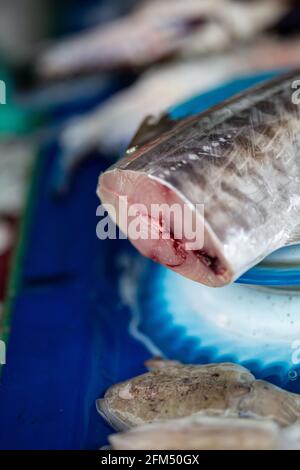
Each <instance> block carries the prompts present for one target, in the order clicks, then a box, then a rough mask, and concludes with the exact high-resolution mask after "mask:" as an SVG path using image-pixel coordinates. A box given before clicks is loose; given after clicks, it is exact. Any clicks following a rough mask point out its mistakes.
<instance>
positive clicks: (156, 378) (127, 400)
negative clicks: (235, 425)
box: [97, 361, 254, 430]
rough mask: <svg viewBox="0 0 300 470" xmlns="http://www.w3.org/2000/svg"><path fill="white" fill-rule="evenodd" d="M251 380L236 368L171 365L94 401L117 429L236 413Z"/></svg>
mask: <svg viewBox="0 0 300 470" xmlns="http://www.w3.org/2000/svg"><path fill="white" fill-rule="evenodd" d="M253 382H254V377H253V375H252V374H251V373H250V372H249V371H248V370H247V369H245V368H244V367H241V366H238V365H234V364H226V363H224V364H209V365H204V366H201V365H200V366H192V365H191V366H183V365H181V364H174V362H173V361H171V362H170V364H169V363H168V361H166V362H165V363H164V367H162V366H161V364H160V366H159V368H157V369H155V368H154V369H153V370H151V372H148V373H146V374H143V375H141V376H138V377H136V378H133V379H131V380H128V381H125V382H123V383H121V384H117V385H113V386H112V387H111V388H109V389H108V390H107V392H106V393H105V396H104V398H103V399H101V400H98V401H97V409H98V411H99V412H100V414H101V415H102V416H103V417H104V418H105V419H106V420H107V421H108V422H109V423H110V424H111V425H112V427H113V428H115V429H116V430H126V429H130V428H132V427H134V426H137V425H140V424H145V423H148V422H153V421H157V420H161V419H170V418H172V419H173V418H180V417H184V416H189V415H191V414H194V413H197V412H200V411H201V412H205V413H211V414H220V413H221V414H222V413H226V414H228V413H230V410H233V411H235V410H236V409H237V407H238V404H239V403H240V400H241V398H242V397H243V396H246V394H247V393H249V392H250V390H251V385H252V383H253Z"/></svg>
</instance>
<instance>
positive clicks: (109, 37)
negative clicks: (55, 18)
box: [36, 0, 286, 78]
mask: <svg viewBox="0 0 300 470" xmlns="http://www.w3.org/2000/svg"><path fill="white" fill-rule="evenodd" d="M285 11H286V6H285V4H284V3H283V2H281V1H280V0H256V1H252V2H242V1H241V2H238V1H232V0H202V1H199V0H185V2H182V1H181V0H164V1H161V0H152V1H146V2H143V3H142V5H138V6H137V8H136V9H135V10H134V11H133V12H132V13H130V14H129V15H128V16H125V17H123V18H121V19H118V20H115V21H113V22H111V23H108V24H106V25H104V26H102V25H101V26H99V27H98V28H95V29H93V30H91V31H88V32H85V33H81V34H80V35H78V36H75V37H73V38H70V39H67V40H65V41H63V42H62V43H59V44H57V45H53V46H52V47H49V49H48V50H46V51H45V52H44V53H43V54H42V55H41V56H40V57H39V59H38V60H37V67H36V68H37V71H38V74H40V75H41V76H44V77H47V78H49V77H50V78H53V77H55V78H57V77H61V76H66V75H70V74H75V73H81V72H84V71H90V70H93V69H96V68H97V69H101V70H103V69H105V70H106V69H114V68H119V67H124V66H127V67H128V66H129V67H137V66H138V67H141V66H145V65H148V64H151V63H153V62H156V61H158V60H161V59H162V58H164V57H168V56H171V55H173V54H174V53H183V54H195V53H196V54H199V53H201V54H202V53H207V52H210V51H218V50H224V48H226V47H229V46H230V45H232V44H234V43H235V42H236V41H237V40H247V39H249V38H251V37H254V36H255V35H256V34H257V33H258V32H261V31H263V30H264V29H265V28H267V27H269V26H271V25H272V24H274V22H276V21H277V20H278V19H279V18H280V17H281V16H282V15H283V14H284V12H285Z"/></svg>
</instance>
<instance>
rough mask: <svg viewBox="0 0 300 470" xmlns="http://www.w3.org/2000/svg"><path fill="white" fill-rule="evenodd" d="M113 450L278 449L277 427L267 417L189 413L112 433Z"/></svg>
mask: <svg viewBox="0 0 300 470" xmlns="http://www.w3.org/2000/svg"><path fill="white" fill-rule="evenodd" d="M108 439H109V442H110V444H111V446H112V449H113V450H278V449H280V448H281V446H282V443H281V442H282V441H281V432H280V428H279V426H278V425H276V423H274V422H273V421H271V420H257V419H241V418H228V417H226V418H224V417H216V416H201V415H197V414H195V415H192V416H189V417H187V418H179V419H174V420H165V421H160V422H156V423H149V424H146V425H143V426H137V427H135V428H133V429H130V430H129V431H126V432H123V433H117V434H112V435H111V436H109V438H108Z"/></svg>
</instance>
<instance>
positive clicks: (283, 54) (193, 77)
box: [49, 39, 300, 184]
mask: <svg viewBox="0 0 300 470" xmlns="http://www.w3.org/2000/svg"><path fill="white" fill-rule="evenodd" d="M299 49H300V41H299V39H295V40H289V41H286V42H283V43H282V42H280V43H279V42H278V41H277V40H274V39H263V40H260V41H258V42H256V43H255V44H254V45H251V46H248V47H243V48H238V49H236V50H235V52H234V53H233V54H226V55H225V56H216V57H214V58H212V59H209V58H205V59H202V60H201V61H200V60H195V61H190V60H184V61H180V62H174V63H170V64H168V65H160V66H156V67H153V68H152V69H150V70H149V71H148V72H145V73H144V74H143V75H142V76H141V77H140V78H139V79H138V80H137V81H136V82H135V83H134V84H133V85H131V86H130V87H129V88H127V89H126V90H122V91H121V92H118V93H116V94H115V95H114V96H112V97H111V98H109V99H108V100H107V101H106V102H105V103H104V104H102V105H101V106H99V108H95V109H94V110H92V111H91V112H89V113H87V114H84V115H81V116H77V117H75V118H73V119H71V120H70V121H69V122H68V123H67V124H66V125H65V127H64V128H63V130H62V131H61V133H60V137H59V140H60V147H61V155H60V167H61V169H62V171H63V172H64V177H63V178H62V181H63V182H64V183H63V184H66V181H68V176H69V174H70V172H71V171H72V169H73V167H76V165H77V164H78V162H80V161H81V160H83V159H84V158H85V157H86V155H87V154H88V153H89V152H90V151H91V150H93V149H98V150H99V151H100V152H101V153H103V154H105V155H106V156H110V157H116V156H119V155H121V154H122V153H123V152H124V151H125V149H126V148H127V146H128V145H129V142H130V141H131V139H132V137H133V136H134V134H135V132H136V130H137V128H138V125H139V124H140V123H141V122H142V121H143V120H144V119H145V118H146V116H149V115H155V116H158V115H159V114H160V113H162V112H164V111H165V110H166V109H169V108H170V107H171V106H173V105H175V104H177V103H180V102H183V101H185V100H186V99H189V98H191V97H192V96H193V95H199V94H201V93H203V92H206V91H207V90H210V89H212V88H213V87H215V86H218V85H220V84H221V83H223V82H224V81H225V82H226V81H229V80H231V79H233V78H234V77H236V76H243V75H244V74H247V73H254V72H258V71H262V70H268V69H271V70H272V69H280V68H284V67H293V66H294V67H296V66H299V65H300V58H299V53H298V52H299ZM49 99H50V97H49ZM52 101H53V98H52Z"/></svg>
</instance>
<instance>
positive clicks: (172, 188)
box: [97, 70, 300, 287]
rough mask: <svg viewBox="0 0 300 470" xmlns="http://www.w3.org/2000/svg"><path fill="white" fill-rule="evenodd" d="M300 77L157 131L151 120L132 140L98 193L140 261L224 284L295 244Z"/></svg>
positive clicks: (299, 199) (298, 237)
mask: <svg viewBox="0 0 300 470" xmlns="http://www.w3.org/2000/svg"><path fill="white" fill-rule="evenodd" d="M299 78H300V73H299V72H298V71H297V70H296V71H292V72H290V73H288V74H284V75H280V76H279V77H278V78H276V79H274V80H270V81H267V82H264V83H263V84H261V85H259V86H256V87H253V88H250V89H248V90H247V91H246V92H244V93H241V94H237V95H235V96H234V97H233V98H232V99H230V100H227V101H225V102H223V103H222V104H221V105H218V106H214V107H212V108H210V109H209V110H208V111H206V112H203V113H199V114H196V115H194V116H191V117H185V118H183V119H180V120H178V121H176V122H175V121H170V122H167V123H165V126H164V130H163V132H161V128H160V126H159V122H160V121H158V122H155V119H153V123H154V124H153V125H152V132H150V133H149V132H148V135H151V137H149V138H148V137H147V138H145V137H143V132H141V133H137V136H136V138H134V139H133V141H132V143H131V144H130V147H129V148H128V150H127V151H126V153H125V155H124V157H123V158H122V159H120V160H119V161H117V162H116V163H115V164H114V165H113V166H112V167H110V168H109V169H108V170H107V171H105V172H104V173H102V174H101V175H100V178H99V184H98V188H97V194H98V196H99V198H100V200H101V202H102V204H103V206H104V207H105V208H106V209H107V212H108V214H109V215H110V217H111V219H112V220H113V222H115V223H116V224H117V225H119V227H120V229H121V231H122V232H124V234H126V235H127V236H128V238H129V240H130V241H131V242H132V243H133V245H134V246H135V247H136V248H137V249H138V251H139V252H140V253H141V254H142V255H144V256H145V257H148V258H150V259H152V260H153V261H155V262H157V263H160V264H162V265H164V266H166V267H167V268H169V269H171V270H173V271H174V272H176V273H178V274H180V275H182V276H184V277H186V278H189V279H191V280H193V281H196V282H199V283H202V284H204V285H207V286H210V287H223V286H225V285H228V284H231V283H232V282H234V281H235V280H236V279H238V278H239V277H240V276H241V275H242V274H243V273H245V272H246V271H247V270H249V269H250V268H251V267H253V266H254V265H256V264H258V263H259V262H260V261H262V260H263V259H264V258H265V257H266V256H268V255H269V254H271V253H272V252H274V251H275V250H277V249H279V248H282V247H284V246H288V245H292V244H296V243H299V242H300V230H299V222H298V221H299V215H300V185H299V181H300V159H299V155H300V137H299V136H300V100H299V99H298V100H297V99H295V98H297V93H298V94H299V92H298V91H297V90H295V86H296V85H297V83H299ZM293 87H294V88H293ZM167 121H168V120H167ZM148 127H149V126H148ZM156 128H157V132H156ZM157 207H158V208H159V211H157ZM137 208H140V209H137ZM174 208H176V211H177V212H176V215H175V216H174V217H173V218H172V217H171V216H172V213H171V212H172V210H173V209H174ZM153 209H156V212H155V211H153ZM191 224H192V226H193V227H196V230H194V231H192V230H191ZM138 226H139V228H138V229H137V227H138ZM193 237H194V238H193Z"/></svg>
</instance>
